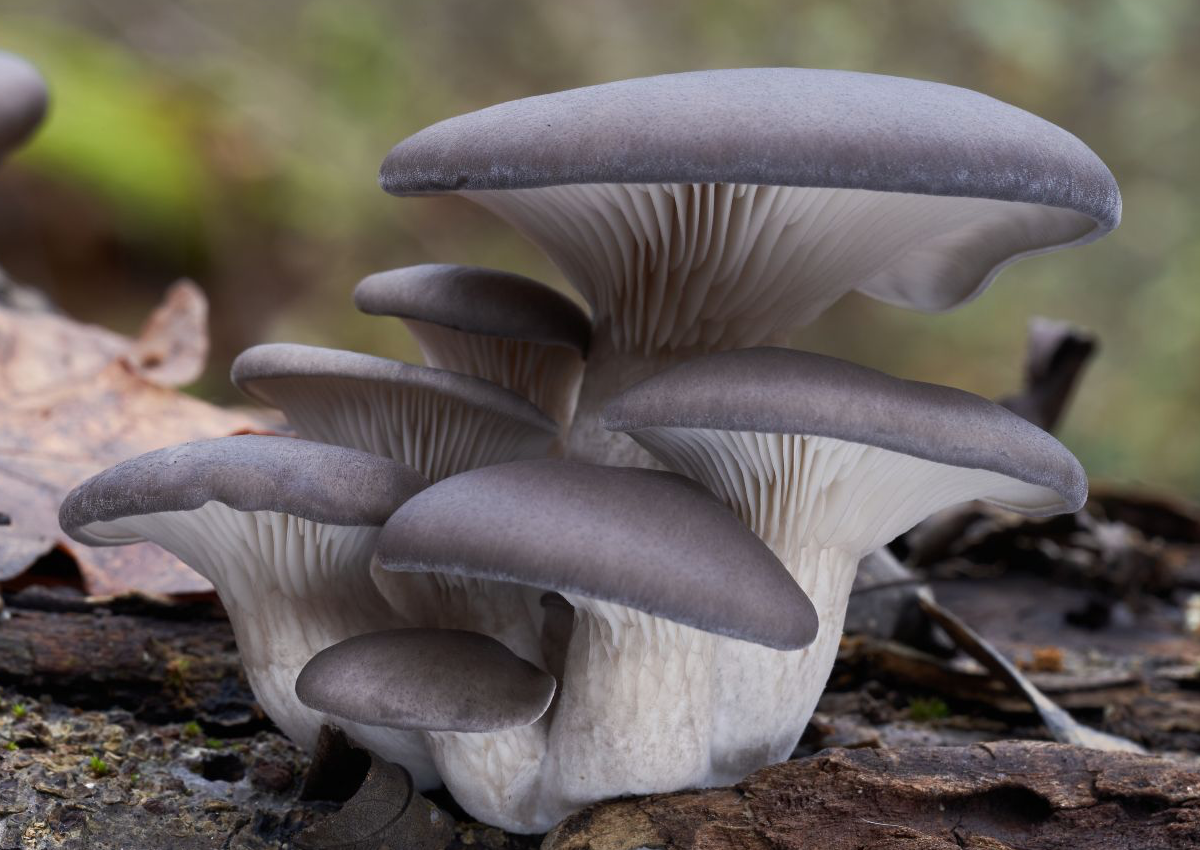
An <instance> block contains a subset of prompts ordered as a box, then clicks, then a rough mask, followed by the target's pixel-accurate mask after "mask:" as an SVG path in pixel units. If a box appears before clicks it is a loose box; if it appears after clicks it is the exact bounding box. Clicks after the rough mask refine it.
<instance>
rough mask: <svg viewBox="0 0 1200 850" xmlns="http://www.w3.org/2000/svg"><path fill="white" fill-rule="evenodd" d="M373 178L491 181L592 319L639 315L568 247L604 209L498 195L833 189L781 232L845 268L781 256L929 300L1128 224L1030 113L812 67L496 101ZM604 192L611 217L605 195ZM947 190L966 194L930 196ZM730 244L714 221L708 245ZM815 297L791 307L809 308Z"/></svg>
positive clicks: (419, 142) (406, 191)
mask: <svg viewBox="0 0 1200 850" xmlns="http://www.w3.org/2000/svg"><path fill="white" fill-rule="evenodd" d="M380 182H381V184H382V185H383V188H384V189H386V190H387V191H388V192H391V193H392V194H396V195H417V194H431V193H437V192H461V193H465V194H466V195H467V196H468V197H470V196H471V195H472V194H473V193H479V195H478V197H479V199H480V200H481V202H482V203H484V205H485V206H489V208H494V209H497V210H498V211H500V212H501V214H502V215H504V216H505V217H506V218H510V220H512V221H513V222H514V223H516V224H517V226H518V227H519V228H520V229H522V230H524V231H526V234H527V235H529V236H531V238H534V241H537V242H539V244H542V247H543V248H544V249H546V250H548V251H550V252H551V256H552V258H554V259H555V261H556V262H558V263H559V264H560V265H562V266H563V267H564V270H565V271H567V272H568V277H570V278H571V279H572V284H573V285H575V286H576V287H577V288H580V290H581V292H583V294H584V295H585V297H587V298H588V300H589V302H591V303H592V306H593V308H594V310H595V311H596V312H597V315H599V316H604V315H605V312H606V311H612V312H615V313H616V314H617V315H618V316H619V317H621V318H622V321H629V319H628V317H625V316H624V315H623V311H625V310H628V309H630V308H629V306H628V305H625V304H624V303H623V302H622V303H620V304H615V305H609V304H608V303H607V296H603V295H598V294H597V293H596V292H594V291H593V290H594V289H595V287H596V286H597V285H598V284H597V283H596V282H595V281H593V280H591V279H590V278H591V277H593V276H594V274H592V273H591V272H589V271H588V270H587V268H586V266H587V263H586V262H584V268H576V267H575V266H576V265H577V263H576V261H575V260H574V259H573V258H572V257H570V256H569V251H566V249H565V248H564V245H560V244H557V242H555V240H558V242H562V243H564V244H569V245H571V246H576V247H577V245H576V243H578V244H590V242H589V240H591V241H596V240H595V239H594V238H593V235H592V233H591V229H595V228H596V227H597V226H598V225H597V222H599V225H600V229H601V230H603V226H602V225H603V220H602V219H598V218H597V219H595V220H591V219H589V221H588V222H586V223H585V225H586V227H585V228H584V229H582V230H580V228H578V227H575V225H576V224H577V223H575V222H571V223H570V224H571V227H566V228H558V227H557V224H558V222H559V220H560V219H561V218H562V209H563V208H560V207H558V206H555V205H554V204H555V203H567V204H568V207H569V205H570V204H577V203H578V202H579V198H578V197H576V196H575V195H573V196H572V197H573V198H574V200H569V199H565V198H559V199H558V201H553V200H552V199H550V198H542V199H540V200H538V199H535V198H532V197H531V198H525V199H523V200H522V201H521V202H520V203H521V204H525V205H528V208H524V207H520V206H519V205H518V206H514V207H509V206H505V205H504V204H505V202H503V201H502V200H501V197H502V196H504V195H506V194H507V193H508V192H509V191H510V190H533V189H545V188H548V187H563V188H566V187H580V186H587V185H589V184H637V185H641V186H656V187H664V186H669V185H675V186H680V185H682V186H692V187H693V188H695V187H697V186H703V185H714V184H716V185H722V184H724V185H737V186H751V187H753V186H760V187H761V186H775V187H779V186H782V187H804V188H805V189H807V190H809V191H813V192H819V191H829V190H835V191H836V192H837V193H838V196H837V197H836V198H834V197H832V196H826V197H824V198H823V199H817V198H815V197H814V198H811V199H810V200H809V201H807V202H802V203H800V205H799V206H797V207H796V208H795V211H794V212H792V213H790V214H789V215H792V216H795V217H796V221H804V222H808V223H806V224H804V226H803V228H801V229H800V230H796V229H795V228H792V231H794V232H791V231H789V232H790V235H789V237H788V239H789V240H794V238H795V236H796V235H797V234H798V233H800V232H801V231H804V232H807V233H808V237H807V238H809V239H811V240H821V239H822V234H823V233H826V232H827V231H828V232H830V233H833V234H838V236H837V238H834V237H832V236H831V237H829V238H828V239H825V240H824V241H822V242H821V244H822V246H823V247H822V248H821V250H819V251H818V252H817V254H816V255H815V259H820V260H821V263H831V264H832V269H833V271H831V270H830V268H825V267H823V266H821V263H818V266H821V267H820V268H808V267H807V265H806V263H808V260H805V258H804V255H803V253H801V254H799V255H796V254H794V246H792V247H787V248H786V250H784V251H783V252H782V253H781V254H780V255H779V257H778V258H777V259H780V261H782V259H783V258H784V257H789V258H790V259H788V261H787V264H788V265H796V266H797V267H798V268H802V270H803V274H804V275H808V276H809V277H810V278H811V279H810V280H809V284H808V285H812V286H818V287H820V286H825V285H828V286H834V289H833V290H831V293H830V297H833V296H834V295H840V293H841V291H842V287H843V286H846V287H853V288H857V289H858V290H860V291H862V292H864V293H866V294H868V295H871V296H872V297H875V298H879V299H882V300H884V301H887V302H889V303H893V304H897V305H901V306H906V307H911V308H916V309H921V310H928V311H936V310H945V309H950V308H952V307H954V306H957V305H958V304H961V303H963V302H965V301H967V300H969V299H971V298H973V297H975V296H976V295H978V294H979V293H980V292H981V291H983V289H984V288H985V287H986V286H987V285H988V283H989V282H990V281H991V279H992V278H993V277H994V276H995V275H996V274H997V273H998V272H999V270H1000V269H1001V268H1003V267H1004V266H1005V265H1007V264H1008V263H1010V262H1012V261H1014V260H1016V259H1019V258H1021V257H1024V256H1029V255H1032V254H1035V253H1039V252H1043V251H1048V250H1052V249H1054V248H1058V247H1062V246H1065V245H1071V244H1079V243H1083V242H1088V241H1091V240H1093V239H1096V238H1098V237H1100V236H1102V235H1103V234H1105V233H1107V232H1108V231H1110V230H1112V229H1113V228H1114V227H1116V226H1117V224H1118V223H1119V221H1120V218H1121V196H1120V193H1119V191H1118V189H1117V185H1116V182H1115V180H1114V179H1113V176H1112V174H1111V173H1110V172H1109V170H1108V168H1106V167H1105V165H1104V163H1103V162H1101V161H1100V159H1099V158H1098V157H1097V156H1096V155H1095V153H1093V152H1092V151H1091V150H1090V149H1089V148H1088V147H1087V146H1086V145H1085V144H1083V142H1081V141H1080V140H1079V139H1077V138H1076V137H1075V136H1073V135H1071V134H1070V133H1068V132H1067V131H1065V130H1063V129H1061V128H1059V127H1056V126H1055V125H1053V124H1051V123H1049V122H1047V121H1045V120H1043V119H1041V118H1038V117H1037V116H1034V115H1032V114H1030V113H1028V112H1026V111H1024V110H1022V109H1018V108H1016V107H1014V106H1010V105H1009V104H1006V103H1003V102H1001V101H998V100H995V99H993V98H991V97H988V96H986V95H983V94H980V93H978V92H973V91H969V90H967V89H962V88H958V87H955V86H949V85H943V84H940V83H932V82H925V81H921V80H911V79H903V78H899V77H889V76H881V75H875V74H862V73H854V72H849V71H830V70H814V69H805V68H745V69H736V70H715V71H696V72H691V73H684V74H669V75H664V76H657V77H645V78H641V79H633V80H624V81H621V82H615V83H608V84H605V85H598V86H589V87H587V88H580V89H572V90H569V91H562V92H556V93H554V94H547V95H541V96H538V97H529V98H524V99H522V100H515V101H510V102H508V103H502V104H499V105H497V106H492V107H490V108H487V109H482V110H479V111H477V112H472V113H469V114H466V115H461V116H458V117H456V118H451V119H448V120H446V121H442V122H440V123H438V124H434V125H433V126H431V127H428V128H426V129H424V130H422V131H420V132H418V133H416V134H415V135H413V136H411V137H409V138H408V139H406V140H404V141H402V142H400V144H398V145H396V147H395V148H393V149H392V151H391V153H390V154H389V155H388V157H387V158H386V160H385V161H384V163H383V167H382V170H381V174H380ZM880 193H884V194H885V195H886V197H884V198H880V197H879V195H880ZM516 194H521V193H520V192H518V193H516ZM576 194H577V193H576ZM592 194H593V195H597V197H593V198H592V202H593V203H594V204H595V205H596V207H597V209H601V210H604V211H605V212H606V213H607V212H608V211H609V207H608V206H606V204H607V203H608V201H606V200H604V199H603V198H601V197H599V195H603V194H604V193H603V192H599V191H598V192H593V193H592ZM904 196H910V197H907V198H906V197H904ZM938 198H941V199H954V200H953V202H951V201H950V200H945V201H943V202H940V203H933V201H934V199H938ZM667 200H669V199H667V198H662V199H659V203H662V202H664V201H667ZM512 203H517V202H516V201H513V202H512ZM698 203H708V201H698ZM808 203H812V204H816V205H817V206H818V207H820V208H819V209H818V208H816V207H812V208H810V207H808V206H806V204H808ZM659 212H660V210H657V209H656V210H654V211H653V212H651V211H643V212H640V213H639V215H645V216H646V217H647V218H648V219H652V218H653V216H654V215H655V214H658V213H659ZM694 212H695V211H690V212H688V215H687V216H684V215H683V214H682V213H678V211H676V212H672V213H671V214H670V215H668V216H667V217H666V221H670V220H671V216H675V215H677V214H678V216H679V217H680V218H681V221H680V225H681V226H682V225H684V224H686V223H687V221H688V220H689V219H688V216H691V215H693V214H694ZM535 213H536V214H535ZM802 213H803V214H802ZM579 214H580V211H579V210H578V209H576V210H574V212H572V213H571V215H574V216H577V215H579ZM623 214H626V215H628V214H629V213H623ZM843 219H844V220H845V221H844V222H843ZM739 221H740V220H739ZM735 223H737V222H735ZM641 226H642V227H645V226H646V225H645V221H643V222H642V224H641ZM706 226H707V225H706ZM739 226H740V224H739ZM573 227H574V229H572V228H573ZM731 227H732V224H731ZM558 230H562V232H557V231H558ZM575 230H580V232H575ZM551 231H555V233H554V234H553V235H552V234H551ZM568 232H569V236H568V235H564V234H567V233H568ZM739 232H740V231H739ZM881 233H884V234H885V235H887V236H888V237H889V239H890V240H892V241H891V242H889V241H888V240H887V239H880V234H881ZM901 237H903V238H901ZM606 238H608V237H606ZM724 240H725V237H724V236H723V235H722V234H720V233H718V234H716V235H715V236H714V238H713V239H712V240H711V245H716V246H724V245H725V241H724ZM897 240H898V241H897ZM893 242H894V243H895V244H892V243H893ZM598 244H599V243H598ZM705 244H709V243H708V242H706V243H705ZM734 244H735V245H736V240H735V243H734ZM859 245H862V246H866V247H868V248H870V249H871V250H870V252H868V254H869V256H864V257H863V258H859V259H855V254H856V253H862V252H859V251H856V246H859ZM710 247H711V246H710ZM592 250H598V249H596V248H595V246H593V247H592ZM680 250H682V251H684V253H685V254H686V248H680ZM764 250H766V251H768V252H769V251H771V250H774V249H773V248H772V240H771V239H767V240H766V241H765V242H764V244H763V245H762V246H760V248H757V249H756V251H755V256H759V257H760V259H761V257H763V256H766V255H764V254H763V251H764ZM847 253H848V254H849V255H850V256H849V257H847V256H845V254H847ZM876 255H878V256H876ZM880 258H883V259H886V262H883V260H881V259H880ZM617 259H619V258H617ZM617 259H612V260H611V261H612V262H616V261H617ZM809 259H812V260H813V261H814V262H815V259H814V258H809ZM867 260H870V262H867ZM579 262H583V261H579ZM589 262H590V261H589ZM837 269H842V270H843V271H844V272H846V275H847V277H848V279H847V280H845V281H843V280H841V278H840V277H839V276H838V274H835V273H834V272H835V271H836V270H837ZM769 271H771V274H772V275H774V274H776V273H779V271H780V270H779V269H776V268H774V266H773V265H772V266H771V268H770V269H769ZM859 275H861V277H860V276H859ZM802 276H803V275H802ZM784 277H785V280H786V275H785V276H784ZM825 278H829V281H828V282H825V280H824V279H825ZM793 284H794V282H793V281H787V283H786V285H787V286H791V285H793ZM835 284H836V286H835ZM820 306H821V304H820V303H818V304H814V305H812V307H811V308H810V312H800V313H798V314H797V315H798V316H800V317H801V318H802V319H803V320H804V321H808V320H811V318H812V317H813V315H812V313H811V310H816V309H818V308H819V307H820ZM792 309H796V310H798V309H799V308H798V307H793V308H792ZM787 312H788V311H786V310H785V311H784V313H785V314H786V313H787ZM783 318H784V319H787V320H788V321H790V320H791V319H794V318H795V317H794V316H787V315H785V316H784V317H783ZM640 333H642V334H645V333H647V331H645V330H644V329H643V330H642V331H640ZM758 341H761V340H750V341H749V342H748V343H747V344H754V343H755V342H758Z"/></svg>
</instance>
